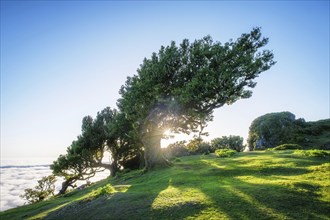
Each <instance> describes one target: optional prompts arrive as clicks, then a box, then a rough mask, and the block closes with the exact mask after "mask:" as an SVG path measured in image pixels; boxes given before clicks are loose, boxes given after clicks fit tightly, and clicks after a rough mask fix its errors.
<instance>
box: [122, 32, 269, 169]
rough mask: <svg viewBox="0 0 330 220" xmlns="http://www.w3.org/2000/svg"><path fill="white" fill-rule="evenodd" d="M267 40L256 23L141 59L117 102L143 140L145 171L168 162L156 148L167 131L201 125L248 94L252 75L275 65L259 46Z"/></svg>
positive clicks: (183, 130)
mask: <svg viewBox="0 0 330 220" xmlns="http://www.w3.org/2000/svg"><path fill="white" fill-rule="evenodd" d="M267 43H268V39H267V38H262V36H261V32H260V28H254V29H253V30H252V31H251V32H250V33H248V34H242V35H241V37H239V38H238V39H237V40H236V41H235V42H233V41H229V42H227V43H225V44H221V43H220V42H213V40H212V38H211V37H210V36H206V37H204V38H203V39H201V40H195V41H194V42H193V43H189V41H188V40H187V39H185V40H183V42H182V43H181V44H180V45H179V46H176V44H175V42H172V43H171V45H169V46H167V47H164V46H162V47H161V49H160V50H159V52H158V53H153V54H152V56H151V58H149V59H146V58H145V59H144V61H143V63H142V64H141V66H140V68H139V69H138V70H137V75H134V76H133V77H128V78H127V81H126V83H125V85H124V86H122V88H121V90H120V94H121V98H120V99H119V100H118V107H119V109H120V110H121V111H122V112H124V113H125V114H126V117H127V119H128V120H130V121H131V123H132V124H133V128H134V129H135V132H136V134H137V136H138V137H139V139H140V140H141V142H142V144H143V147H144V153H145V168H146V169H147V170H148V169H151V168H153V167H154V166H156V165H168V164H169V163H168V160H166V158H165V157H164V156H163V154H162V151H161V147H160V141H161V139H162V137H163V136H164V132H165V130H168V129H170V130H171V131H172V132H184V133H189V132H192V131H193V132H194V131H197V130H200V125H201V124H202V125H204V124H207V122H209V121H210V120H212V113H213V110H214V109H216V108H219V107H221V106H223V105H225V104H232V103H234V102H236V101H237V100H239V99H243V98H249V97H250V96H251V95H252V91H251V90H249V88H253V87H255V85H256V82H255V81H254V79H255V78H256V77H258V76H259V74H260V73H261V72H263V71H266V70H268V69H269V68H270V67H271V66H272V65H274V64H275V62H274V61H273V53H272V52H271V51H269V50H263V51H259V49H260V48H262V47H264V46H265V45H266V44H267Z"/></svg>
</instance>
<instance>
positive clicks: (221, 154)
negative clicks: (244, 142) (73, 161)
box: [215, 149, 237, 157]
mask: <svg viewBox="0 0 330 220" xmlns="http://www.w3.org/2000/svg"><path fill="white" fill-rule="evenodd" d="M236 153H237V151H236V150H230V149H217V150H216V151H215V155H217V156H218V157H231V156H233V155H234V154H236Z"/></svg>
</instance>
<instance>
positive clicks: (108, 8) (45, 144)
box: [1, 1, 330, 158]
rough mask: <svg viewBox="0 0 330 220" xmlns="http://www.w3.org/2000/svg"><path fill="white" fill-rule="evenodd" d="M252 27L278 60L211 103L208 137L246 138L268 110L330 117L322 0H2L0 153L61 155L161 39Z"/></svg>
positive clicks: (222, 35)
mask: <svg viewBox="0 0 330 220" xmlns="http://www.w3.org/2000/svg"><path fill="white" fill-rule="evenodd" d="M256 26H260V27H262V33H263V35H264V36H267V37H269V38H270V41H269V44H268V45H267V48H268V49H271V50H273V52H274V55H275V60H276V61H277V64H276V65H275V66H273V67H272V69H271V70H269V71H267V72H265V73H263V74H261V76H260V77H259V78H258V80H257V81H258V85H257V87H256V88H255V89H254V94H253V96H252V97H251V98H250V99H246V100H240V101H238V102H236V103H234V104H233V105H231V106H225V107H223V108H220V109H218V110H216V111H215V114H214V116H215V117H214V121H213V122H212V123H210V125H209V127H208V129H207V130H208V131H209V133H210V136H209V137H208V139H212V138H215V137H220V136H222V135H230V134H233V135H241V136H243V137H244V138H245V139H246V137H247V134H248V128H249V126H250V124H251V122H252V120H253V119H255V118H256V117H258V116H261V115H263V114H266V113H270V112H279V111H290V112H292V113H294V114H295V115H296V117H298V118H305V119H306V120H307V121H314V120H319V119H326V118H329V117H330V113H329V111H330V109H329V99H330V98H329V93H330V92H329V84H330V80H329V1H289V2H286V1H265V2H263V1H217V2H215V1H210V2H204V1H203V2H197V1H192V2H189V1H180V2H174V1H173V2H172V1H170V2H149V1H146V2H136V1H134V2H133V1H132V2H129V1H128V2H119V1H118V2H117V1H116V2H112V1H98V2H95V1H1V158H7V157H21V158H23V157H25V158H26V157H53V158H55V157H57V156H58V155H59V154H60V153H64V152H65V149H66V147H67V146H69V145H70V144H71V142H72V140H74V139H75V138H76V137H77V135H79V133H80V126H81V120H82V118H83V117H84V116H86V115H92V116H95V115H96V113H97V111H100V110H102V109H103V108H104V107H106V106H110V107H112V108H114V107H116V100H117V99H118V98H119V94H118V91H119V89H120V87H121V85H123V84H124V83H125V80H126V77H127V76H132V75H133V74H135V73H136V69H137V68H138V67H139V65H140V64H141V62H142V60H143V58H144V57H150V55H151V53H152V52H157V51H158V50H159V48H160V46H161V45H165V46H166V45H168V44H169V43H170V41H171V40H175V41H176V42H181V41H182V39H184V38H188V39H189V40H191V41H193V40H194V39H199V38H201V37H203V36H205V35H208V34H209V35H211V36H212V37H213V39H214V40H217V41H220V42H226V41H228V40H229V39H230V38H232V39H236V38H237V37H239V36H240V35H241V34H242V33H245V32H249V31H250V30H251V29H252V28H253V27H256Z"/></svg>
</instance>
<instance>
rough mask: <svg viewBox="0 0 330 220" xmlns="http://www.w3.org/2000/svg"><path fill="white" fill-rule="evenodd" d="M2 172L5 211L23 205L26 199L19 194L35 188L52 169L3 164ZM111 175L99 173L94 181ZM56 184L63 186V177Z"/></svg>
mask: <svg viewBox="0 0 330 220" xmlns="http://www.w3.org/2000/svg"><path fill="white" fill-rule="evenodd" d="M1 165H2V166H1V167H0V173H1V179H0V201H1V202H0V211H4V210H7V209H10V208H14V207H17V206H21V205H23V204H24V203H26V201H25V200H24V199H22V198H20V197H19V196H20V195H22V194H24V189H27V188H34V187H35V186H36V185H37V184H38V182H37V181H38V180H40V179H41V178H42V177H43V176H48V175H50V174H51V170H50V169H49V167H48V166H37V165H34V166H24V165H20V166H9V165H4V164H3V163H2V164H1ZM107 176H109V172H103V173H98V175H97V176H96V177H94V178H93V179H91V180H92V182H94V181H97V180H100V179H104V178H106V177H107ZM57 179H58V180H57V182H56V184H55V186H56V191H58V190H59V189H60V188H61V183H62V181H63V179H61V178H57ZM84 183H85V182H79V183H77V185H78V186H79V185H81V184H84Z"/></svg>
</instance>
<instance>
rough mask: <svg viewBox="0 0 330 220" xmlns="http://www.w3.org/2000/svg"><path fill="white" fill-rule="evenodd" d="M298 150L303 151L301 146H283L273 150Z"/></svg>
mask: <svg viewBox="0 0 330 220" xmlns="http://www.w3.org/2000/svg"><path fill="white" fill-rule="evenodd" d="M296 149H302V147H301V146H300V145H299V144H281V145H279V146H277V147H274V148H273V150H296Z"/></svg>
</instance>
